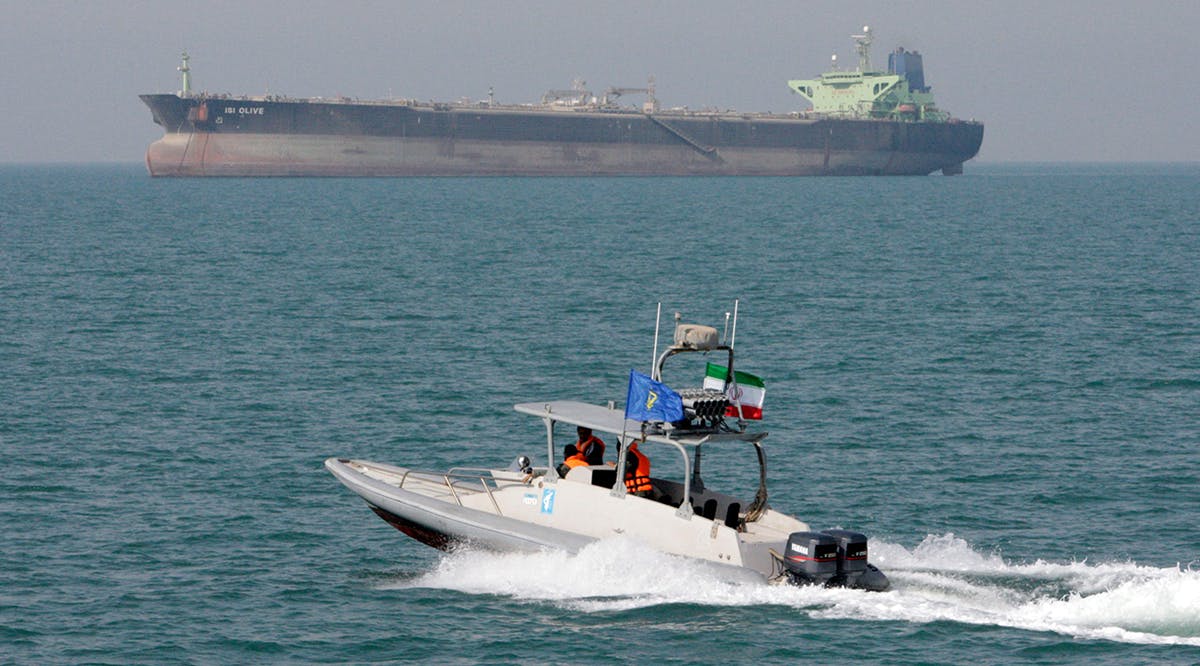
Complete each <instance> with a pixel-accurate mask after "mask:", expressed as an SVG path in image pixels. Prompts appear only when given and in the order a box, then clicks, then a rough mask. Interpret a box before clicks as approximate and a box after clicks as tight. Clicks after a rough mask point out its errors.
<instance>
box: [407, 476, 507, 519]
mask: <svg viewBox="0 0 1200 666" xmlns="http://www.w3.org/2000/svg"><path fill="white" fill-rule="evenodd" d="M466 472H482V473H466ZM491 473H492V470H490V469H486V468H483V467H452V468H450V470H449V471H448V472H446V473H444V474H442V473H439V472H429V471H422V470H416V469H408V470H405V471H404V475H403V476H401V477H400V483H399V484H397V487H399V488H404V482H405V481H407V480H408V475H409V474H426V475H429V476H433V477H437V476H440V477H442V482H443V483H445V484H446V488H447V489H448V490H449V491H450V495H451V496H452V497H454V501H455V502H456V503H457V504H458V505H459V506H463V503H462V498H461V497H459V496H458V490H457V489H456V488H455V487H454V482H453V481H452V479H470V480H474V481H478V482H479V486H480V487H481V488H483V490H484V492H486V493H487V496H488V499H489V500H491V501H492V507H494V508H495V509H496V515H497V516H503V515H504V512H503V511H501V510H500V503H499V502H497V501H496V496H495V495H493V494H492V488H491V486H489V485H488V483H487V479H488V475H490V474H491ZM493 481H494V479H493Z"/></svg>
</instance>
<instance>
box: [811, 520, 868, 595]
mask: <svg viewBox="0 0 1200 666" xmlns="http://www.w3.org/2000/svg"><path fill="white" fill-rule="evenodd" d="M821 534H826V535H828V536H831V537H833V538H834V539H836V540H837V576H836V577H835V578H834V579H833V580H832V581H831V582H830V585H845V586H846V587H857V586H858V579H859V578H861V577H862V575H863V574H864V573H866V571H867V537H866V536H864V535H862V534H859V533H858V532H851V531H850V530H821Z"/></svg>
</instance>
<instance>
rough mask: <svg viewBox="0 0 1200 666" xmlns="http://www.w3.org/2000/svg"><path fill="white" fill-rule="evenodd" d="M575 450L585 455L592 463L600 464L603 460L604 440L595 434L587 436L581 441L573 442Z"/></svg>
mask: <svg viewBox="0 0 1200 666" xmlns="http://www.w3.org/2000/svg"><path fill="white" fill-rule="evenodd" d="M575 450H576V451H579V454H580V455H582V456H585V457H586V458H587V459H588V462H589V463H590V464H592V465H600V464H602V463H603V462H604V441H603V440H601V439H600V438H599V437H597V436H595V435H591V436H589V437H588V438H587V439H585V440H583V441H582V442H578V441H577V442H575Z"/></svg>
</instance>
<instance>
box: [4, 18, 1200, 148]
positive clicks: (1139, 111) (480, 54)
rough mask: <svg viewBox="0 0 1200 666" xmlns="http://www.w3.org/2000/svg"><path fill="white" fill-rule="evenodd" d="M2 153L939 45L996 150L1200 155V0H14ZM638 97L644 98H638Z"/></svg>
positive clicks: (744, 106) (939, 55)
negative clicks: (170, 124)
mask: <svg viewBox="0 0 1200 666" xmlns="http://www.w3.org/2000/svg"><path fill="white" fill-rule="evenodd" d="M0 11H2V19H3V20H0V162H43V161H53V162H94V161H116V162H132V161H140V160H141V159H142V158H143V155H144V153H145V149H146V146H147V145H148V144H149V143H150V142H151V141H153V140H154V139H156V138H157V137H158V136H160V135H161V130H160V129H159V128H158V127H157V126H156V125H154V123H153V122H152V120H151V118H150V112H149V110H148V109H147V108H146V107H145V106H144V105H142V103H141V101H140V100H138V98H137V95H138V93H144V92H165V91H175V90H178V89H179V87H180V82H179V77H178V73H177V72H176V71H175V68H176V67H177V66H178V65H179V57H178V56H179V53H180V51H182V50H184V49H187V50H188V51H189V52H190V54H191V55H192V61H191V62H192V69H193V81H194V84H193V87H194V88H195V89H198V90H207V91H210V92H229V93H235V94H263V93H272V94H285V95H293V96H336V95H347V96H352V97H362V98H384V97H391V96H395V97H407V98H416V99H422V100H429V99H434V100H455V99H459V98H461V97H471V98H474V99H483V98H486V97H487V91H488V87H489V86H491V87H494V88H495V91H496V93H495V94H496V99H497V101H500V102H530V101H535V100H537V99H539V98H540V97H541V94H542V93H543V92H544V91H545V90H547V89H550V88H567V87H570V83H571V81H572V79H575V78H582V79H585V80H586V81H587V82H588V84H589V87H590V88H592V89H593V90H596V91H602V90H603V89H604V88H607V87H608V86H613V85H616V86H627V87H642V86H644V85H645V82H646V79H647V76H649V75H653V76H654V77H655V78H656V80H657V87H658V97H659V100H660V101H661V102H662V103H663V104H664V105H666V106H689V107H691V108H703V107H718V108H722V109H726V108H731V109H737V110H741V111H774V112H785V111H792V110H797V109H801V108H805V107H806V105H805V104H803V102H802V100H801V99H800V98H799V97H798V96H795V95H792V94H791V93H790V92H789V91H788V89H787V87H786V81H787V80H788V79H790V78H809V77H811V76H814V75H816V74H818V73H820V72H823V71H825V70H826V69H828V64H829V56H830V54H832V53H837V54H838V55H839V60H840V61H841V62H842V63H843V64H850V63H854V62H855V56H854V50H853V43H852V42H851V40H850V39H849V35H851V34H852V33H854V32H857V31H858V30H859V29H860V28H861V27H862V25H864V24H867V25H870V26H871V28H872V31H873V32H874V33H875V35H876V43H875V48H874V56H875V61H876V62H878V63H882V64H883V65H884V66H886V63H887V53H888V52H889V51H890V50H892V49H893V48H895V47H896V46H904V47H906V48H908V49H916V50H919V51H920V52H921V53H922V54H923V55H924V56H925V76H926V81H927V83H929V84H930V85H932V86H933V92H934V94H935V95H936V97H937V100H938V103H939V105H940V106H942V107H943V108H944V109H947V110H949V111H950V112H951V113H952V114H954V115H956V116H958V117H960V118H975V119H978V120H981V121H983V122H984V123H985V125H986V129H985V134H984V141H983V149H982V150H981V151H980V154H979V157H978V158H977V159H978V160H979V161H988V162H997V161H1124V160H1150V161H1159V160H1161V161H1200V133H1198V132H1197V130H1198V129H1200V76H1198V75H1197V72H1198V71H1200V34H1198V33H1200V2H1196V1H1195V0H1189V1H1183V0H1180V1H1164V0H1139V1H1136V2H1133V1H1128V0H1121V1H1117V0H1096V1H1094V2H1082V1H1075V0H1037V1H1033V0H1007V1H1004V2H967V1H962V2H906V1H904V0H887V1H882V0H878V1H877V0H863V1H858V2H855V1H850V0H847V1H842V2H825V1H820V2H803V1H799V0H786V1H785V0H766V1H761V2H738V1H735V0H692V1H690V2H684V1H666V2H654V1H652V0H643V1H640V2H638V1H627V0H605V1H590V2H583V1H574V0H558V1H540V0H537V1H535V0H522V1H517V2H504V1H491V2H464V1H459V0H442V1H433V2H431V1H430V0H422V1H420V2H355V1H353V0H346V1H343V2H337V3H332V2H330V3H324V2H320V3H318V2H292V1H284V0H264V1H260V2H255V1H253V0H245V1H242V2H226V1H224V0H203V1H199V2H198V1H195V0H193V1H191V2H168V1H164V0H157V1H152V2H139V1H128V0H126V1H122V2H109V1H96V2H55V1H50V2H35V1H33V0H28V1H23V0H17V1H12V0H0ZM631 101H632V100H631Z"/></svg>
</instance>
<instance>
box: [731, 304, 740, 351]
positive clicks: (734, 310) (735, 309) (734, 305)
mask: <svg viewBox="0 0 1200 666" xmlns="http://www.w3.org/2000/svg"><path fill="white" fill-rule="evenodd" d="M737 311H738V299H736V298H735V299H733V333H731V334H730V335H729V348H730V349H733V341H734V340H735V339H737Z"/></svg>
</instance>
